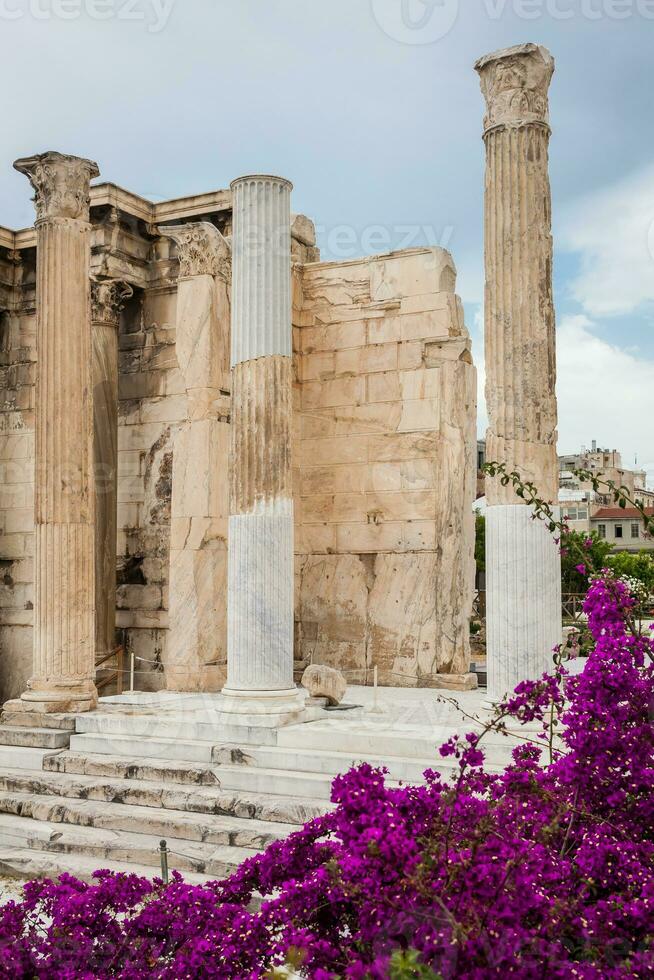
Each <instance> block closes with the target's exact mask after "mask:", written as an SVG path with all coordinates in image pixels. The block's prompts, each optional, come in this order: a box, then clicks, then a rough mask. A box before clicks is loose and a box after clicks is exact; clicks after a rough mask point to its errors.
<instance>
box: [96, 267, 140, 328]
mask: <svg viewBox="0 0 654 980" xmlns="http://www.w3.org/2000/svg"><path fill="white" fill-rule="evenodd" d="M133 295H134V290H133V289H132V287H131V286H130V285H129V283H126V282H122V281H121V280H120V279H92V280H91V320H92V322H93V323H108V324H110V325H111V326H117V325H118V318H119V316H120V311H121V310H122V309H123V307H124V306H125V303H126V301H127V300H128V299H129V298H130V296H133Z"/></svg>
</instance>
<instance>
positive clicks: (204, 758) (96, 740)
mask: <svg viewBox="0 0 654 980" xmlns="http://www.w3.org/2000/svg"><path fill="white" fill-rule="evenodd" d="M70 748H71V750H72V751H73V752H77V753H80V752H91V753H94V754H96V755H97V754H99V755H121V756H124V757H125V758H128V759H142V758H143V757H144V756H147V757H148V758H149V759H164V760H166V761H171V762H173V761H174V762H207V763H208V762H211V753H212V749H213V742H208V741H207V742H205V741H200V740H199V739H190V738H165V737H161V736H155V735H150V736H143V735H120V734H116V733H113V732H102V733H97V734H96V733H89V734H86V733H85V734H78V735H72V736H71V739H70Z"/></svg>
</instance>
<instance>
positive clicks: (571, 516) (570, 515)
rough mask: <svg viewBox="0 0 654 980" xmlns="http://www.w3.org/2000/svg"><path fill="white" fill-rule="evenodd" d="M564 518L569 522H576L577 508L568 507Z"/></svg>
mask: <svg viewBox="0 0 654 980" xmlns="http://www.w3.org/2000/svg"><path fill="white" fill-rule="evenodd" d="M566 517H567V519H568V520H569V521H576V520H577V508H576V507H568V508H567V510H566Z"/></svg>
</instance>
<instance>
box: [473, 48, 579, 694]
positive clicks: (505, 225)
mask: <svg viewBox="0 0 654 980" xmlns="http://www.w3.org/2000/svg"><path fill="white" fill-rule="evenodd" d="M475 68H476V70H477V72H478V73H479V75H480V78H481V88H482V92H483V94H484V97H485V100H486V106H487V114H486V117H485V120H484V141H485V144H486V193H485V260H486V299H485V321H486V325H485V330H486V336H485V347H486V400H487V408H488V419H489V429H488V434H487V441H486V456H487V459H489V460H493V461H497V462H502V463H506V465H507V467H508V469H509V471H512V470H517V471H518V472H519V473H520V475H521V476H522V477H523V479H526V480H531V481H533V483H534V484H535V485H536V486H537V487H538V490H539V493H540V495H541V497H543V498H544V499H546V500H549V501H552V502H554V503H555V502H556V500H557V496H558V467H557V456H556V438H557V433H556V425H557V406H556V395H555V381H556V353H555V323H554V306H553V301H552V235H551V198H550V184H549V175H548V144H549V137H550V128H549V112H548V95H547V93H548V88H549V84H550V80H551V78H552V73H553V71H554V59H553V58H552V56H551V55H550V53H549V52H548V51H547V50H546V49H545V48H543V47H540V46H538V45H535V44H523V45H519V46H517V47H514V48H508V49H506V50H503V51H498V52H495V53H494V54H490V55H486V56H485V57H484V58H481V59H480V60H479V61H478V62H477V64H476V65H475ZM486 495H487V502H488V510H487V513H486V580H487V654H488V680H489V693H490V694H491V696H492V697H494V698H496V697H501V696H502V695H503V694H505V693H506V692H507V691H512V690H513V688H514V687H515V685H516V684H518V683H519V682H520V681H522V680H525V679H536V678H538V677H539V676H540V675H541V674H542V673H543V672H544V671H546V670H549V669H551V667H552V650H553V648H554V646H555V645H556V644H558V643H560V642H561V569H560V557H559V553H558V549H557V546H556V543H555V541H554V539H553V537H552V535H551V534H550V533H549V532H548V530H547V528H546V526H545V525H544V524H543V522H542V521H536V520H533V517H532V512H531V510H530V509H529V508H527V507H526V506H525V505H524V504H522V502H521V501H520V499H519V498H518V497H517V496H516V494H515V491H514V490H513V488H512V486H510V485H509V486H508V487H503V486H502V485H501V482H500V480H499V479H498V478H494V479H491V478H487V481H486Z"/></svg>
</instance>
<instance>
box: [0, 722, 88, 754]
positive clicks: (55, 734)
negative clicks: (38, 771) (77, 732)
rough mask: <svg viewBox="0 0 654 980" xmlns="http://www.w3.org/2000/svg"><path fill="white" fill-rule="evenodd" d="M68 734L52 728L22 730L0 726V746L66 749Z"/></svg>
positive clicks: (20, 728) (21, 728)
mask: <svg viewBox="0 0 654 980" xmlns="http://www.w3.org/2000/svg"><path fill="white" fill-rule="evenodd" d="M70 737H71V735H70V732H68V731H63V730H60V729H53V728H23V727H13V726H7V725H0V745H20V746H24V747H25V748H31V749H63V748H68V742H69V740H70Z"/></svg>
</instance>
